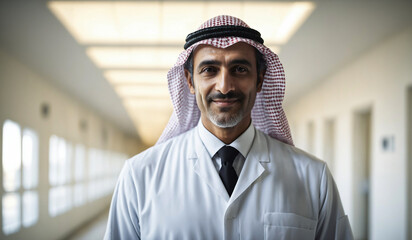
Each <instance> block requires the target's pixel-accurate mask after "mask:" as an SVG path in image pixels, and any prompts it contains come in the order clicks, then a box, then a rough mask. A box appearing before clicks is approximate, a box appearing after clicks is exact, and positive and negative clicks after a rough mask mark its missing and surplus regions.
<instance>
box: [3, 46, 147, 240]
mask: <svg viewBox="0 0 412 240" xmlns="http://www.w3.org/2000/svg"><path fill="white" fill-rule="evenodd" d="M68 70H69V69H68ZM43 103H48V104H49V105H50V115H49V117H48V118H43V117H42V116H41V114H40V106H41V104H43ZM6 119H10V120H12V121H15V122H17V123H19V124H20V126H21V127H30V128H32V129H34V130H35V131H36V132H37V134H38V136H39V187H38V191H39V220H38V222H37V223H36V224H35V225H34V226H32V227H28V228H25V227H21V229H20V231H19V232H17V233H14V234H11V235H8V236H5V235H4V234H3V231H1V230H0V238H1V239H43V240H47V239H61V238H64V237H65V236H67V235H68V234H69V233H70V232H71V231H73V230H74V229H75V228H78V227H80V226H81V225H83V224H84V223H85V222H87V221H88V220H90V219H92V218H94V217H96V215H98V214H100V213H101V212H102V211H104V210H106V209H107V207H108V205H109V203H110V200H111V196H110V195H106V196H105V197H103V198H100V199H98V200H96V201H94V202H88V203H86V204H85V205H83V206H80V207H75V208H73V209H72V210H71V211H68V212H66V213H63V214H61V215H58V216H56V217H50V216H49V213H48V192H49V188H50V187H49V179H48V161H49V157H48V154H49V153H48V151H49V149H48V147H49V138H50V136H51V135H52V134H56V135H58V136H60V137H64V138H65V139H66V140H69V141H71V142H72V143H74V144H76V143H82V144H84V145H85V146H86V147H92V148H99V149H103V150H110V151H115V152H121V153H125V154H127V155H128V156H129V157H130V156H132V155H134V154H136V153H138V152H139V151H140V150H141V149H139V148H140V147H141V145H140V143H139V141H138V140H137V139H134V138H132V137H129V136H128V135H127V133H126V134H125V133H123V132H121V131H119V130H118V129H117V128H116V127H115V126H113V125H112V124H110V123H109V122H107V121H105V120H104V119H102V118H101V117H100V116H99V115H98V114H96V113H95V112H93V111H92V110H90V109H88V108H87V107H86V106H83V105H82V104H81V103H80V102H77V101H76V100H74V99H73V98H71V97H70V96H68V95H66V94H65V93H64V92H63V91H61V90H59V89H57V88H56V87H54V86H52V85H51V84H50V83H49V82H48V81H47V78H46V77H44V76H39V75H38V74H36V73H35V72H33V71H32V70H31V69H30V68H28V67H27V66H25V65H24V64H21V63H20V62H19V61H18V60H16V59H14V58H13V57H12V56H9V55H7V53H6V52H5V51H4V50H1V49H0V123H1V126H3V123H4V121H5V120H6ZM82 119H83V120H85V121H86V122H87V130H86V131H82V130H81V128H80V124H79V122H80V121H81V120H82ZM103 129H106V130H105V131H107V138H106V140H104V138H103V137H102V135H103V134H102V132H103ZM1 132H2V127H1V128H0V133H1ZM0 136H1V134H0ZM1 141H2V140H1V138H0V146H1V143H2V142H1ZM1 151H2V150H1V147H0V156H1ZM1 179H2V168H1V164H0V182H1V184H0V185H1V186H0V189H1V190H0V195H2V193H3V187H2V186H3V184H2V180H1ZM0 206H1V201H0ZM1 209H2V208H1V207H0V211H1ZM1 222H2V219H0V223H1ZM0 228H1V224H0Z"/></svg>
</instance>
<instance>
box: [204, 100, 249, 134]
mask: <svg viewBox="0 0 412 240" xmlns="http://www.w3.org/2000/svg"><path fill="white" fill-rule="evenodd" d="M233 98H236V99H237V100H238V101H239V102H240V104H242V103H243V102H244V99H245V95H244V94H243V93H239V92H229V93H227V94H222V93H214V94H210V95H208V96H207V101H208V103H209V104H210V103H211V102H212V101H213V100H214V99H233ZM230 110H231V108H230V107H229V108H221V109H220V112H215V111H213V110H212V109H211V108H208V109H207V118H208V119H209V120H210V121H211V122H212V123H213V124H214V125H216V126H217V127H219V128H232V127H235V126H236V125H238V124H239V123H240V122H241V121H242V119H243V118H244V116H245V110H244V109H243V108H242V106H241V107H240V108H239V110H238V111H236V112H233V113H230Z"/></svg>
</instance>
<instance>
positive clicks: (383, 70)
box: [0, 0, 412, 240]
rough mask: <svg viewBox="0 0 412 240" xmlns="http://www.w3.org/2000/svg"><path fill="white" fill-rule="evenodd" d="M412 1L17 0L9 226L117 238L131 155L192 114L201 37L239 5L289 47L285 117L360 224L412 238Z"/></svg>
mask: <svg viewBox="0 0 412 240" xmlns="http://www.w3.org/2000/svg"><path fill="white" fill-rule="evenodd" d="M411 12H412V1H408V0H377V1H375V0H364V1H355V0H349V1H323V0H314V1H289V0H279V1H277V0H276V1H273V0H259V1H253V0H222V1H217V0H210V1H209V0H135V1H133V0H119V1H111V0H86V1H81V0H70V1H69V0H1V1H0V239H4V240H11V239H35V240H37V239H38V240H80V239H81V240H94V239H103V237H104V234H105V231H106V226H107V221H108V217H109V209H110V204H111V201H112V196H113V192H114V190H115V187H116V183H117V180H118V177H119V174H120V173H121V171H122V169H123V167H124V166H125V162H126V160H127V159H129V158H131V157H133V156H135V155H137V154H139V153H141V152H143V151H145V150H146V149H148V148H150V147H151V146H154V145H156V142H157V141H158V139H159V137H160V136H161V135H162V133H163V131H164V129H165V127H166V126H167V124H168V122H169V119H171V116H172V118H173V116H175V115H176V113H174V108H173V106H174V104H175V106H176V104H177V103H176V101H177V100H176V99H174V98H173V99H171V97H170V93H173V92H175V93H176V94H178V95H179V94H183V91H186V92H188V91H189V88H186V87H183V88H179V87H176V86H175V85H173V83H171V82H169V83H168V78H169V79H170V78H171V77H173V76H174V75H173V74H175V72H172V71H171V72H170V73H169V76H168V71H169V69H172V68H173V66H175V68H173V69H176V68H177V67H180V66H177V63H178V61H179V60H181V59H182V58H184V57H187V56H186V55H185V49H184V47H183V46H184V45H185V39H186V36H187V35H188V34H189V33H192V32H194V31H196V30H197V29H198V28H199V26H201V25H202V23H204V22H205V21H206V20H208V19H211V18H213V17H216V16H219V15H230V16H234V17H237V18H240V19H242V20H244V21H245V22H246V23H247V24H248V25H249V26H250V27H251V28H253V29H256V30H258V31H259V32H260V34H261V36H262V38H263V39H264V43H263V44H264V45H265V46H266V47H268V48H269V49H270V50H271V51H272V52H273V53H275V54H277V56H278V57H279V60H280V62H281V63H282V65H283V69H284V72H285V74H284V77H285V79H286V85H285V89H284V98H283V109H284V112H285V114H286V118H287V120H284V119H281V121H283V122H286V124H287V123H288V125H289V128H290V132H291V138H292V139H293V143H294V145H295V146H296V147H297V148H300V149H302V150H303V151H306V152H308V153H309V154H310V155H311V156H313V157H314V158H317V159H320V160H322V161H324V162H326V163H327V166H328V168H329V170H330V172H331V174H332V176H333V179H334V181H335V183H336V186H337V189H338V190H339V195H340V199H341V201H342V205H343V208H344V211H345V213H346V215H347V216H348V219H349V223H350V226H351V228H352V232H353V236H354V239H356V240H387V239H396V240H411V239H412V14H411ZM255 50H256V49H255ZM179 54H180V55H179ZM175 64H176V65H175ZM192 68H193V67H192ZM182 71H183V70H182ZM181 77H184V76H181ZM195 81H196V79H195ZM263 84H265V82H264V83H263ZM195 86H196V84H195ZM168 87H170V89H168ZM196 94H198V93H196ZM196 99H197V101H199V100H198V98H197V97H196ZM281 100H282V99H280V101H281ZM178 104H184V103H178ZM198 104H199V103H198ZM184 106H186V105H184ZM190 107H193V106H190ZM194 107H195V108H196V106H194ZM252 113H253V111H252ZM253 118H254V115H253V114H252V123H254V121H253ZM197 121H199V120H197ZM196 124H197V122H196ZM168 126H169V125H168ZM172 160H173V159H170V161H172ZM245 166H246V165H245ZM242 171H244V170H242ZM147 191H150V190H147ZM235 191H236V190H235ZM296 191H297V190H296ZM262 194H263V197H265V196H264V194H265V193H264V192H263V193H262ZM189 195H190V194H189ZM279 198H280V197H279ZM153 201H155V202H156V201H157V200H156V199H154V200H153ZM170 208H173V204H171V205H170ZM146 227H147V226H146ZM252 235H253V234H252ZM227 239H229V237H227ZM230 239H231V238H230ZM238 239H240V236H239V238H238Z"/></svg>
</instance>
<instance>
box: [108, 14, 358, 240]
mask: <svg viewBox="0 0 412 240" xmlns="http://www.w3.org/2000/svg"><path fill="white" fill-rule="evenodd" d="M185 49H186V50H185V51H184V52H183V53H182V54H181V55H180V56H179V59H178V61H177V63H176V65H175V66H174V67H173V68H172V69H171V70H170V71H169V73H168V81H169V90H170V92H171V97H172V102H173V105H174V112H173V115H172V117H171V119H170V121H169V124H168V126H167V127H166V129H165V131H164V133H163V134H162V136H161V138H160V139H159V142H158V143H157V144H156V145H155V146H154V147H152V148H150V149H148V150H146V151H144V152H143V153H141V154H139V155H137V156H135V157H133V158H131V159H129V160H128V161H127V162H126V164H125V166H124V168H123V170H122V173H121V175H120V178H119V181H118V183H117V186H116V189H115V192H114V195H113V200H112V204H111V209H110V215H109V220H108V225H107V230H106V235H105V239H140V238H141V239H352V238H353V237H352V232H351V228H350V225H349V222H348V219H347V216H346V215H345V213H344V211H343V208H342V205H341V201H340V198H339V194H338V191H337V188H336V185H335V183H334V181H333V179H332V176H331V174H330V172H329V170H328V168H327V166H326V164H325V163H324V162H321V161H319V160H317V159H315V158H314V157H313V156H311V155H309V154H307V153H305V152H303V151H301V150H299V149H297V148H295V147H293V142H292V139H291V136H290V133H289V127H288V124H287V120H286V117H285V115H284V113H283V110H282V106H281V104H282V99H283V94H284V84H285V82H284V81H285V79H284V72H283V68H282V65H281V64H280V62H279V60H278V57H277V55H276V54H274V53H273V52H272V51H270V50H269V49H268V48H266V47H265V46H264V45H263V39H262V38H261V37H260V34H259V32H257V31H255V30H253V29H251V28H249V27H248V26H247V25H246V24H245V23H244V22H243V21H241V20H240V19H237V18H234V17H230V16H218V17H215V18H212V19H210V20H208V21H207V22H206V23H204V24H203V25H202V26H201V27H200V29H199V30H198V31H196V32H194V33H192V34H189V35H188V37H187V39H186V44H185ZM199 119H200V120H199Z"/></svg>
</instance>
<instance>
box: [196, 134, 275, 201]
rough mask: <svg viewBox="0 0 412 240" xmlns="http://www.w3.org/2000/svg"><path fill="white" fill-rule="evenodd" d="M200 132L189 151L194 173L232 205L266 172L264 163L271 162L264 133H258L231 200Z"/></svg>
mask: <svg viewBox="0 0 412 240" xmlns="http://www.w3.org/2000/svg"><path fill="white" fill-rule="evenodd" d="M198 130H199V129H197V131H195V132H194V135H195V136H194V148H193V149H192V151H189V156H188V158H189V159H190V160H193V161H194V162H193V168H194V171H195V172H196V173H197V174H198V175H199V176H200V178H201V179H202V180H203V181H205V182H206V184H207V185H209V187H210V188H211V189H213V190H214V191H215V192H216V193H217V194H219V195H220V196H221V197H222V198H223V199H225V201H226V202H228V203H229V204H230V203H232V202H233V201H235V200H236V199H237V198H238V197H239V196H240V195H242V194H243V193H244V192H245V191H246V190H247V189H248V188H249V187H250V186H251V185H252V184H253V183H254V182H255V181H256V179H258V178H259V177H260V176H261V175H262V174H263V172H264V171H265V168H264V167H263V166H262V162H269V161H270V160H269V159H270V158H269V153H268V148H267V143H266V141H265V137H264V136H263V134H262V133H260V132H258V131H256V133H255V137H254V139H253V143H252V147H251V149H250V152H249V154H248V156H247V157H246V160H245V164H244V166H243V169H242V172H241V173H240V176H239V178H238V182H237V184H236V187H235V189H234V190H233V193H232V196H231V197H230V198H229V194H228V193H227V191H226V189H225V187H224V185H223V183H222V181H221V179H220V177H219V174H218V172H217V171H216V168H215V166H214V165H213V162H212V161H211V157H210V155H209V153H208V151H207V149H206V146H205V145H204V144H203V142H202V140H201V139H200V136H199V131H198ZM261 135H262V136H261Z"/></svg>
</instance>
